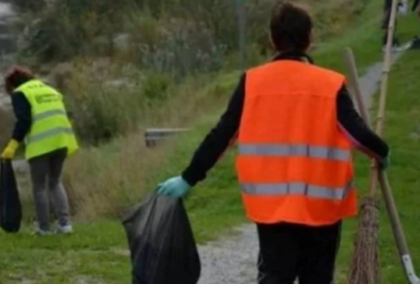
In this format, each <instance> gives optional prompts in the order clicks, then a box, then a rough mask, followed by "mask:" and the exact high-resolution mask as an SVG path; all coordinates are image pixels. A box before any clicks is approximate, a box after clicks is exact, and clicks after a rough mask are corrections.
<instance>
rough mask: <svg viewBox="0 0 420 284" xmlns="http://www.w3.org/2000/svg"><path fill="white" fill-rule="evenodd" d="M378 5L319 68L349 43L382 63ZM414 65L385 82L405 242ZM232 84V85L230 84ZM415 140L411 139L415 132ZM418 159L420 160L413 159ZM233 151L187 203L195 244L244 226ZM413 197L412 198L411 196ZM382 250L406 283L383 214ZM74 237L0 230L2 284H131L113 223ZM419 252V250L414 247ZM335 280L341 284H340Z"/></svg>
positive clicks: (410, 229)
mask: <svg viewBox="0 0 420 284" xmlns="http://www.w3.org/2000/svg"><path fill="white" fill-rule="evenodd" d="M380 2H381V1H372V2H371V4H369V5H370V10H369V11H368V12H367V13H366V15H364V16H363V17H362V19H361V20H360V22H359V23H357V26H358V27H359V28H358V29H357V30H354V31H353V32H352V33H351V34H349V35H348V36H347V35H346V37H345V39H338V40H335V41H334V42H331V43H327V44H325V45H324V46H322V47H321V48H320V50H319V51H318V52H317V56H316V57H317V61H318V62H319V63H320V64H322V65H325V66H329V67H334V68H336V69H341V68H342V65H341V50H342V48H343V47H344V46H346V45H350V46H352V47H353V48H354V49H355V51H356V53H357V55H358V59H359V61H360V64H361V65H362V67H366V66H368V65H369V64H370V63H372V62H374V61H376V60H378V59H379V58H380V48H379V47H378V45H377V43H378V42H379V40H380V33H379V32H378V30H377V23H378V21H379V18H380V16H378V14H379V13H378V10H379V9H380V5H381V4H380ZM405 21H407V23H404V24H401V27H402V28H401V29H403V34H404V36H407V35H410V34H411V35H412V34H413V33H412V31H410V29H412V28H411V27H415V25H416V24H415V23H414V22H412V21H414V20H413V19H407V20H405ZM419 68H420V54H419V53H415V52H412V53H410V54H408V55H406V56H405V57H404V58H403V59H402V61H401V62H400V63H399V64H398V65H397V67H396V69H395V75H393V77H392V80H391V90H390V103H389V111H388V114H389V120H388V122H389V123H388V125H387V133H388V135H387V136H388V139H389V140H390V142H391V144H392V145H393V167H392V169H391V173H390V175H391V179H392V182H393V186H394V187H395V191H396V197H397V200H398V204H399V205H400V206H401V215H402V219H403V222H404V225H405V227H406V229H407V233H408V240H409V242H410V244H415V241H416V235H415V234H416V232H418V229H417V228H416V225H417V224H416V223H418V222H419V220H418V219H419V218H420V215H419V214H418V213H416V212H417V210H416V199H418V198H420V196H418V195H420V193H418V190H417V187H416V185H417V184H418V181H417V178H416V177H417V174H419V171H420V166H419V165H418V164H417V159H416V158H417V157H416V156H417V155H419V154H418V153H419V151H418V150H419V146H418V142H419V140H418V138H413V135H411V134H410V133H412V132H415V131H416V128H417V127H418V122H417V121H416V119H417V118H418V115H419V113H418V112H419V111H418V110H417V109H416V108H418V107H419V106H420V98H419V97H418V96H416V91H417V90H418V89H419V88H420V83H419V81H418V80H417V81H416V78H417V72H416V71H417V70H418V69H419ZM229 85H232V87H233V81H232V82H229ZM218 116H219V113H216V114H213V115H208V116H205V117H203V118H202V119H201V118H200V121H199V122H198V125H197V127H196V129H197V130H196V131H194V133H193V134H191V135H188V137H183V138H181V139H180V140H181V141H180V143H178V146H176V147H175V149H173V148H169V149H168V151H170V154H169V153H168V155H169V157H170V158H169V160H168V162H167V166H166V167H165V170H164V171H161V172H159V173H156V176H153V177H150V180H151V184H154V183H155V182H156V181H158V180H161V179H163V178H165V177H167V176H169V175H172V174H174V173H177V172H179V170H181V169H182V168H183V167H184V166H185V165H186V163H188V159H189V157H190V156H191V153H192V152H193V151H194V149H195V147H196V145H197V144H198V143H199V142H200V140H201V139H202V136H203V135H204V134H205V133H206V132H207V131H208V129H209V128H210V127H211V126H212V125H213V124H214V123H215V121H216V120H217V117H218ZM414 136H415V135H414ZM418 158H420V157H418ZM232 161H233V153H228V154H227V156H225V158H224V161H223V162H221V163H220V165H219V166H218V167H217V168H216V169H215V170H214V171H213V172H212V173H211V176H210V177H209V179H208V180H207V181H206V182H205V183H203V184H202V185H200V186H199V187H197V189H196V190H195V193H194V194H193V195H191V196H190V198H189V200H188V203H187V204H188V208H189V212H190V217H191V220H192V222H193V226H194V229H195V232H196V236H197V238H198V240H199V241H205V240H208V239H211V238H214V237H216V236H217V235H218V234H220V231H221V230H224V229H225V228H228V227H231V226H233V225H238V224H241V223H242V222H244V221H245V220H244V217H243V210H242V206H241V203H240V196H239V191H238V188H237V186H236V182H235V174H234V171H233V163H232ZM357 171H358V184H359V187H360V188H362V189H363V188H365V187H366V177H367V175H366V172H367V163H366V159H364V158H360V159H358V168H357ZM417 196H418V197H417ZM382 224H383V227H382V232H381V236H382V238H381V251H382V262H383V266H382V268H383V274H384V276H385V277H384V279H385V283H392V284H398V283H405V282H404V279H403V277H402V273H401V270H400V268H399V262H398V259H397V257H396V254H395V249H394V245H393V241H392V235H391V234H390V231H389V226H388V222H387V221H386V218H385V216H383V222H382ZM354 228H355V221H349V222H347V223H346V226H345V229H344V236H343V245H342V250H341V254H340V264H341V265H340V267H341V268H340V271H339V278H340V280H343V279H344V278H345V272H344V267H345V266H346V264H348V261H349V256H350V252H351V247H352V238H353V236H354ZM76 229H77V234H75V235H74V236H70V237H57V236H52V237H48V238H47V239H40V238H36V237H33V236H30V232H29V229H27V228H26V229H25V231H24V232H23V233H21V234H19V235H16V236H7V235H5V234H3V233H2V232H0V283H2V284H9V283H10V284H11V283H25V280H32V281H31V282H28V283H36V284H43V283H54V284H61V283H62V284H69V283H109V284H111V283H116V284H118V283H129V282H130V279H129V278H130V277H129V261H128V257H127V255H126V253H125V248H126V243H125V236H124V233H123V231H122V228H121V226H120V225H119V223H118V222H115V220H112V221H103V222H99V223H95V224H90V225H87V224H84V225H82V224H81V225H77V227H76ZM417 247H418V246H417ZM412 250H413V255H414V258H415V260H418V261H420V248H417V249H416V247H414V246H412ZM339 283H344V282H342V281H340V282H339Z"/></svg>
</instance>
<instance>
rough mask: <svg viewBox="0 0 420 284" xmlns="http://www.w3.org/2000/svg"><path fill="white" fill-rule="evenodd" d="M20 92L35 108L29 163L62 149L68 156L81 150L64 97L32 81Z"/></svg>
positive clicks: (21, 88)
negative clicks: (35, 158)
mask: <svg viewBox="0 0 420 284" xmlns="http://www.w3.org/2000/svg"><path fill="white" fill-rule="evenodd" d="M16 91H18V92H21V93H23V94H24V95H25V97H26V99H27V100H28V101H29V103H30V105H31V115H32V126H31V130H30V132H29V134H28V135H27V136H26V138H25V144H26V154H25V156H26V159H28V160H29V159H32V158H34V157H38V156H41V155H44V154H47V153H50V152H53V151H55V150H58V149H63V148H67V150H68V154H72V153H74V152H75V151H76V150H77V149H78V144H77V141H76V137H75V135H74V132H73V128H72V126H71V123H70V120H69V118H68V116H67V112H66V108H65V106H64V103H63V96H62V95H61V94H60V93H59V92H58V91H56V90H55V89H53V88H52V87H50V86H48V85H46V84H45V83H43V82H41V81H39V80H31V81H29V82H26V83H25V84H23V85H21V86H20V87H19V88H17V89H16Z"/></svg>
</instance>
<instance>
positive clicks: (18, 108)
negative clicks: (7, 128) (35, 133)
mask: <svg viewBox="0 0 420 284" xmlns="http://www.w3.org/2000/svg"><path fill="white" fill-rule="evenodd" d="M12 106H13V111H14V113H15V116H16V124H15V128H14V130H13V134H12V139H14V140H16V141H18V142H22V141H23V139H25V137H26V135H27V134H28V133H29V131H30V130H31V125H32V115H31V105H30V103H29V101H28V100H27V99H26V97H25V95H24V94H23V93H22V92H15V93H13V94H12Z"/></svg>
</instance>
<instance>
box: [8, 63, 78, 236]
mask: <svg viewBox="0 0 420 284" xmlns="http://www.w3.org/2000/svg"><path fill="white" fill-rule="evenodd" d="M5 87H6V91H7V93H8V94H9V95H11V99H12V105H13V109H14V113H15V116H16V118H17V122H16V125H15V128H14V131H13V134H12V138H11V140H10V142H9V144H8V145H7V147H6V148H5V149H4V151H3V153H2V154H1V158H2V159H13V158H14V156H15V153H16V151H17V149H18V147H19V145H20V144H21V143H23V142H24V144H25V157H26V159H27V160H28V162H29V165H30V171H31V179H32V185H33V195H34V199H35V208H36V216H37V221H38V228H37V230H36V233H37V234H38V235H48V234H51V233H53V232H54V230H52V228H51V224H50V199H51V201H52V204H53V206H54V209H55V212H56V214H57V216H58V224H57V228H56V232H57V233H62V234H69V233H72V232H73V228H72V225H71V223H70V219H69V202H68V198H67V194H66V191H65V189H64V187H63V185H62V184H61V181H60V178H61V173H62V170H63V166H64V162H65V160H66V158H67V156H68V155H70V154H72V153H74V152H75V151H76V150H77V148H78V144H77V141H76V137H75V135H74V132H73V128H72V126H71V123H70V120H69V118H68V116H67V112H66V108H65V105H64V102H63V96H62V95H61V94H60V93H59V92H58V91H57V90H55V89H54V88H52V87H50V86H48V85H47V84H45V83H44V82H42V81H40V80H38V79H36V78H35V77H34V76H33V74H32V72H31V71H30V70H28V69H26V68H23V67H18V66H14V67H11V68H10V69H9V70H8V71H7V73H6V76H5Z"/></svg>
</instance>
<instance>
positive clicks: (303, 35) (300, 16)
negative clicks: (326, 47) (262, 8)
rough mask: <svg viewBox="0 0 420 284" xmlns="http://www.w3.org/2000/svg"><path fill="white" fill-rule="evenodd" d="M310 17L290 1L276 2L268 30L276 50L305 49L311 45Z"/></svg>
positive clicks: (311, 25)
mask: <svg viewBox="0 0 420 284" xmlns="http://www.w3.org/2000/svg"><path fill="white" fill-rule="evenodd" d="M312 28H313V22H312V18H311V16H310V15H309V12H308V11H307V10H306V9H304V8H303V7H300V6H298V5H295V4H292V3H290V2H287V1H286V2H282V3H280V4H278V5H277V6H276V7H275V8H274V10H273V13H272V15H271V22H270V32H271V38H272V41H273V44H274V46H275V48H276V49H277V51H301V52H303V51H305V50H306V49H308V48H309V46H310V45H311V32H312Z"/></svg>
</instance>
